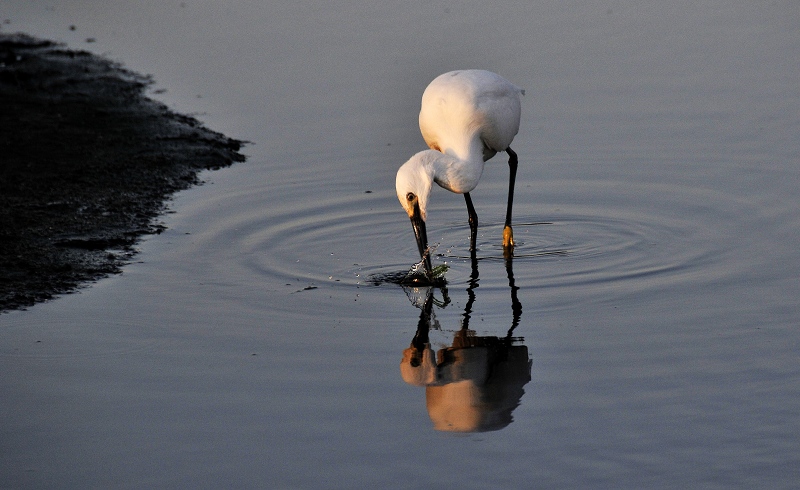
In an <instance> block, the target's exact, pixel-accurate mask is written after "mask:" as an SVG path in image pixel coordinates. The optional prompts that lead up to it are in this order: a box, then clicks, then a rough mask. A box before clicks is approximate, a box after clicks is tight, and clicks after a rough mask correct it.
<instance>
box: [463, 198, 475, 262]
mask: <svg viewBox="0 0 800 490" xmlns="http://www.w3.org/2000/svg"><path fill="white" fill-rule="evenodd" d="M464 200H465V201H467V212H468V213H469V251H470V252H475V249H476V246H475V244H476V240H477V238H478V213H476V212H475V206H473V205H472V198H471V197H469V192H465V193H464Z"/></svg>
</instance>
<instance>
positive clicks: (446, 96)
mask: <svg viewBox="0 0 800 490" xmlns="http://www.w3.org/2000/svg"><path fill="white" fill-rule="evenodd" d="M524 93H525V91H524V90H522V89H520V88H519V87H517V86H516V85H514V84H513V83H511V82H509V81H508V80H506V79H505V78H503V77H501V76H500V75H497V74H495V73H492V72H489V71H485V70H459V71H451V72H448V73H445V74H443V75H439V76H438V77H436V78H435V79H434V80H433V81H432V82H431V83H430V85H428V87H427V88H426V89H425V92H424V93H423V94H422V108H421V109H420V112H419V129H420V131H422V137H423V138H424V139H425V143H427V144H428V146H429V147H430V148H431V149H430V150H425V151H421V152H419V153H417V154H416V155H414V156H413V157H411V159H410V160H408V161H407V162H406V163H404V164H403V165H402V166H401V167H400V169H399V170H398V171H397V179H396V181H395V186H396V189H397V198H398V199H399V200H400V204H401V205H402V206H403V209H405V210H406V213H408V216H409V218H411V224H412V226H413V228H414V235H415V236H416V239H417V246H418V247H419V253H420V256H421V257H422V258H423V259H424V261H425V268H426V271H427V272H428V273H429V274H430V271H431V263H430V257H429V256H427V255H426V251H427V248H428V238H427V233H426V228H425V223H426V221H427V204H428V196H429V195H430V192H431V187H432V185H433V183H434V182H435V183H436V184H438V185H439V186H440V187H444V188H445V189H447V190H449V191H451V192H455V193H458V194H464V199H465V201H466V203H467V212H468V213H469V226H470V251H472V252H473V253H474V252H475V242H476V235H477V230H478V215H477V214H476V213H475V208H474V206H473V205H472V199H471V198H470V195H469V193H470V191H471V190H472V189H474V188H475V186H477V185H478V181H479V180H480V178H481V175H482V174H483V166H484V163H485V162H486V160H488V159H490V158H492V157H493V156H494V155H495V154H496V153H498V152H501V151H505V152H506V153H508V156H509V160H508V165H509V169H510V177H509V184H508V204H507V208H506V221H505V226H504V228H503V247H504V249H505V250H506V251H507V252H510V251H511V250H513V247H514V233H513V230H512V228H511V208H512V205H513V200H514V181H515V179H516V172H517V155H516V153H514V151H513V150H511V148H510V147H509V145H511V141H512V140H513V139H514V136H515V135H516V134H517V131H519V118H520V96H521V95H523V94H524Z"/></svg>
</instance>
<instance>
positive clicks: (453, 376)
mask: <svg viewBox="0 0 800 490" xmlns="http://www.w3.org/2000/svg"><path fill="white" fill-rule="evenodd" d="M505 263H506V271H507V273H508V281H509V287H510V289H511V309H512V313H513V320H512V323H511V327H510V328H509V329H508V331H507V332H506V334H505V335H504V336H502V337H501V336H481V335H476V333H475V331H474V330H470V328H469V322H470V318H471V315H472V307H473V304H474V302H475V300H476V292H475V290H476V288H477V287H478V261H477V260H476V259H475V258H474V256H473V259H472V274H471V275H470V281H469V287H468V288H467V295H468V299H467V304H466V306H465V308H464V314H463V317H462V322H461V327H460V328H459V329H458V330H457V331H455V333H454V335H453V339H452V342H451V345H450V346H449V347H445V348H442V349H439V350H438V351H437V352H434V350H433V348H432V347H431V341H430V337H429V334H430V331H431V330H441V326H440V325H439V322H438V321H437V320H436V317H435V313H434V306H437V307H439V308H445V307H446V306H447V305H448V304H449V303H450V299H449V297H448V295H447V289H446V288H441V289H440V290H439V291H440V292H441V294H442V298H441V299H439V298H437V297H436V296H435V291H434V290H433V288H411V289H409V288H407V289H406V293H407V294H408V295H409V299H410V300H411V301H412V303H413V304H415V306H417V307H419V308H420V315H419V321H418V323H417V330H416V333H415V334H414V338H413V339H412V341H411V345H410V346H409V348H408V349H406V350H405V351H403V360H402V361H401V363H400V373H401V375H402V377H403V380H404V381H405V382H406V383H408V384H411V385H415V386H424V387H425V401H426V405H427V409H428V415H429V416H430V418H431V421H432V422H433V426H434V428H435V429H436V430H440V431H449V432H485V431H493V430H500V429H503V428H504V427H506V426H508V425H509V424H510V423H511V422H512V421H513V417H512V412H513V411H514V409H515V408H517V406H519V403H520V399H521V398H522V395H523V394H524V393H525V391H524V389H523V387H524V386H525V384H527V383H528V381H530V379H531V361H530V359H529V357H528V348H527V347H526V346H525V345H524V344H523V343H522V342H523V339H522V338H521V337H514V336H513V332H514V330H515V329H516V328H517V326H518V325H519V321H520V316H521V315H522V305H521V304H520V302H519V300H518V298H517V290H518V289H519V288H518V287H517V286H516V285H515V284H514V274H513V270H512V258H511V257H507V258H506V260H505Z"/></svg>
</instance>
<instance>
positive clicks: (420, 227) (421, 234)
mask: <svg viewBox="0 0 800 490" xmlns="http://www.w3.org/2000/svg"><path fill="white" fill-rule="evenodd" d="M411 226H412V227H413V228H414V236H415V237H416V239H417V247H418V248H419V256H420V258H422V259H423V260H424V261H425V274H426V275H427V276H428V277H431V275H432V274H433V268H432V267H431V256H430V254H428V253H427V251H428V234H427V232H426V231H425V220H424V219H422V213H421V212H420V210H419V203H414V211H413V212H412V214H411Z"/></svg>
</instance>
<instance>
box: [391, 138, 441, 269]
mask: <svg viewBox="0 0 800 490" xmlns="http://www.w3.org/2000/svg"><path fill="white" fill-rule="evenodd" d="M426 153H427V152H424V151H423V152H420V153H417V154H416V155H414V156H413V157H411V159H410V160H409V161H407V162H406V163H404V164H403V165H402V166H401V167H400V170H398V171H397V179H396V180H395V188H396V190H397V199H399V200H400V205H401V206H403V209H405V210H406V213H407V214H408V217H409V218H411V226H412V227H413V228H414V235H415V237H416V239H417V247H418V248H419V254H420V257H425V251H426V250H427V249H428V236H427V233H426V231H425V220H426V218H427V213H426V208H427V204H428V196H429V195H430V193H431V185H432V184H433V170H432V167H431V165H430V162H429V159H428V158H426V157H427V156H428V155H427V154H426ZM425 267H426V269H427V271H428V272H430V270H431V265H430V257H427V258H426V260H425Z"/></svg>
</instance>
